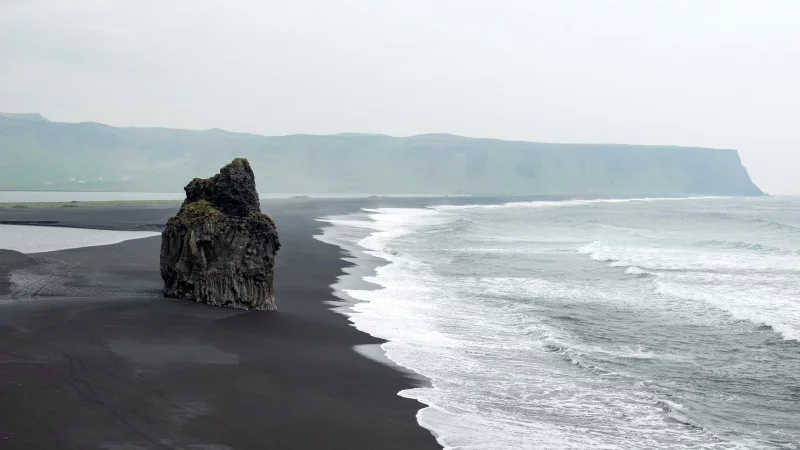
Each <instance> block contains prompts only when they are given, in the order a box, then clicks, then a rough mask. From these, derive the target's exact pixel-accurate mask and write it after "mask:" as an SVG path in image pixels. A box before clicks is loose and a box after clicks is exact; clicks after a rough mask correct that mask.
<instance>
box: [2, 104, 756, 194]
mask: <svg viewBox="0 0 800 450" xmlns="http://www.w3.org/2000/svg"><path fill="white" fill-rule="evenodd" d="M234 157H246V158H248V159H249V160H250V162H251V165H252V166H253V169H254V170H255V173H256V176H257V180H256V181H257V183H258V188H259V191H261V192H262V193H267V192H270V193H382V194H458V193H469V194H517V195H526V194H530V195H598V196H604V195H605V196H681V195H760V194H761V191H760V190H759V189H758V188H757V187H756V186H755V185H754V184H753V183H752V181H751V180H750V178H749V176H748V175H747V171H746V170H745V169H744V167H742V165H741V162H740V159H739V155H738V154H737V152H736V151H734V150H716V149H707V148H687V147H665V146H638V145H588V144H545V143H534V142H513V141H501V140H496V139H473V138H465V137H459V136H453V135H445V134H430V135H421V136H413V137H405V138H400V137H391V136H383V135H368V134H341V135H329V136H316V135H292V136H259V135H252V134H242V133H229V132H226V131H221V130H207V131H188V130H176V129H166V128H116V127H111V126H107V125H102V124H97V123H60V122H50V121H47V120H46V119H44V118H42V117H41V116H39V115H11V114H0V189H37V190H93V191H97V190H100V191H147V192H180V191H181V189H182V188H183V186H184V185H185V184H186V183H187V182H188V181H189V180H191V179H192V178H193V177H198V176H203V177H205V176H209V175H211V174H213V173H216V171H217V170H218V169H219V167H221V166H222V165H224V164H226V163H227V162H230V161H231V160H232V159H233V158H234Z"/></svg>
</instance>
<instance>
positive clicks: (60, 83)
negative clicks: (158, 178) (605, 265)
mask: <svg viewBox="0 0 800 450" xmlns="http://www.w3.org/2000/svg"><path fill="white" fill-rule="evenodd" d="M798 20H800V1H796V0H787V1H776V0H749V1H737V0H720V1H710V0H709V1H705V0H686V1H680V0H670V1H648V0H630V1H621V0H620V1H612V0H607V1H601V0H595V1H592V0H586V1H567V0H559V1H552V0H546V1H534V0H520V1H501V0H494V1H489V0H487V1H470V0H458V1H456V0H451V1H445V0H402V1H389V0H372V1H366V0H364V1H355V0H352V1H344V0H320V1H309V0H291V1H288V0H287V1H281V2H274V1H264V0H260V1H245V0H238V1H233V2H231V1H226V2H223V1H210V0H180V1H178V0H176V1H163V0H160V1H155V0H114V1H109V0H81V1H73V2H68V1H63V0H57V1H56V0H52V1H39V0H0V111H6V112H39V113H42V114H44V115H45V116H47V117H48V118H50V119H51V120H59V121H97V122H104V123H109V124H113V125H135V126H167V127H180V128H192V129H204V128H215V127H216V128H223V129H228V130H232V131H247V132H253V133H261V134H270V135H275V134H291V133H338V132H345V131H352V132H371V133H386V134H392V135H401V136H402V135H411V134H420V133H428V132H449V133H455V134H461V135H466V136H476V137H496V138H504V139H519V140H531V141H545V142H614V143H629V144H675V145H698V146H708V147H718V148H736V149H738V150H740V153H741V155H742V159H743V160H744V163H745V165H746V166H747V167H748V169H749V170H750V173H751V175H752V176H753V179H754V181H755V182H756V184H758V185H759V186H760V187H761V188H762V189H764V190H766V191H767V192H769V193H795V194H800V176H798V174H800V155H798V149H800V126H798V125H797V124H798V122H800V119H798V113H797V109H798V105H800V27H798V25H797V24H798Z"/></svg>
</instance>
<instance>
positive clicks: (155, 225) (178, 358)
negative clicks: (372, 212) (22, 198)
mask: <svg viewBox="0 0 800 450" xmlns="http://www.w3.org/2000/svg"><path fill="white" fill-rule="evenodd" d="M417 202H418V200H417ZM365 203H367V204H368V205H367V206H379V205H377V203H378V202H376V201H371V202H363V201H353V200H347V201H344V200H342V201H322V200H319V201H314V200H307V201H274V202H268V203H265V205H264V210H265V212H267V213H268V214H270V215H271V216H272V217H273V218H274V219H275V221H276V222H277V225H278V229H279V232H280V236H281V241H282V243H283V248H282V249H281V251H280V253H279V255H278V262H277V266H276V297H277V301H278V307H279V312H277V313H263V312H242V311H234V310H226V309H221V308H215V307H210V306H206V305H202V304H195V303H192V302H187V301H179V300H168V299H164V298H162V296H161V279H160V276H159V268H158V265H159V262H158V255H159V246H160V238H159V237H155V238H146V239H140V240H134V241H127V242H123V243H121V244H116V245H109V246H102V247H88V248H80V249H72V250H64V251H58V252H51V253H44V254H37V255H33V259H30V260H29V259H28V258H26V257H25V256H24V255H20V254H13V253H10V252H0V282H4V283H5V284H3V283H0V370H2V377H0V448H3V449H6V448H8V449H39V448H41V449H49V448H54V449H56V448H57V449H73V448H86V449H92V448H103V449H123V448H125V449H128V448H137V449H138V448H198V449H200V448H202V449H208V448H234V449H425V448H439V446H438V444H437V443H436V441H435V439H434V438H433V436H432V435H431V434H430V432H429V431H428V430H426V429H424V428H422V427H420V426H419V425H418V424H417V421H416V417H415V416H416V412H417V411H418V410H419V409H420V408H421V407H422V406H423V405H421V404H419V403H418V402H416V401H413V400H409V399H404V398H401V397H399V396H398V395H397V392H398V391H400V390H402V389H406V388H409V387H412V386H414V385H416V384H417V383H419V382H420V381H419V380H416V379H415V378H414V377H412V376H410V375H409V374H406V373H404V372H402V371H400V370H396V369H395V368H392V367H390V366H388V365H384V364H381V363H379V362H376V361H373V360H370V359H367V358H365V357H363V356H361V355H359V354H358V353H356V352H355V351H354V350H353V346H355V345H361V344H378V343H380V342H381V341H379V340H377V339H375V338H372V337H371V336H369V335H367V334H364V333H361V332H359V331H358V330H356V329H355V328H354V327H352V326H351V325H350V324H349V323H348V320H347V318H346V317H344V316H342V315H340V314H337V313H334V312H332V311H330V309H329V306H328V305H326V304H325V302H326V301H328V300H335V298H334V297H333V296H332V293H331V288H330V287H329V285H330V284H331V283H333V282H334V281H335V278H336V276H338V275H339V274H340V273H341V270H342V267H343V265H344V264H345V263H344V262H343V261H341V260H340V259H339V258H340V256H341V253H340V250H339V249H338V248H336V247H334V246H331V245H327V244H324V243H322V242H319V241H317V240H315V239H313V238H312V235H313V234H316V233H317V230H318V229H319V227H320V225H321V223H320V222H316V221H314V219H315V218H316V217H319V216H321V215H326V214H335V213H344V212H349V211H353V210H356V209H357V208H358V207H359V206H362V205H364V204H365ZM397 203H402V202H397ZM174 212H175V209H174V208H122V209H115V210H110V209H97V208H63V209H59V208H55V209H52V208H51V209H49V210H45V209H36V208H29V209H15V210H11V209H7V210H0V222H3V223H29V224H32V223H37V224H45V225H53V226H72V227H93V228H103V229H118V230H155V231H157V230H158V229H159V227H160V226H161V224H163V223H164V222H165V221H166V220H167V218H168V217H169V216H170V215H172V214H173V213H174ZM0 247H2V242H0ZM20 267H26V269H25V270H26V271H30V272H31V273H38V274H40V275H42V274H44V276H38V277H35V278H33V279H32V280H33V281H31V283H30V284H31V285H30V286H26V287H25V288H24V289H20V288H19V286H14V285H11V284H9V283H8V276H9V272H10V271H12V270H16V269H18V268H20ZM37 271H38V272H37ZM3 289H5V291H3ZM2 299H4V300H2Z"/></svg>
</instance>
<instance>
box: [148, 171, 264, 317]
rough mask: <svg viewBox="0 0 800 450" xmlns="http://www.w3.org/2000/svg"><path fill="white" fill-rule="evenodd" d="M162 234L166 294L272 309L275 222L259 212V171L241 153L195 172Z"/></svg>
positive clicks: (200, 300)
mask: <svg viewBox="0 0 800 450" xmlns="http://www.w3.org/2000/svg"><path fill="white" fill-rule="evenodd" d="M184 190H185V191H186V200H185V201H184V202H183V205H182V206H181V209H180V211H179V212H178V215H177V216H175V217H172V218H171V219H169V221H168V222H167V226H166V228H164V232H163V234H162V238H161V278H163V279H164V296H165V297H174V298H185V299H191V300H195V301H197V302H202V303H208V304H211V305H218V306H225V307H229V308H239V309H258V310H274V309H276V307H275V294H274V291H273V287H272V279H273V267H274V266H275V253H276V252H277V251H278V249H279V248H280V241H279V240H278V230H277V228H276V227H275V222H273V220H272V219H271V218H270V217H269V216H267V215H266V214H263V213H262V212H261V208H260V207H259V202H258V193H257V192H256V183H255V177H254V176H253V170H252V169H251V168H250V164H249V163H248V162H247V160H246V159H242V158H237V159H235V160H233V162H232V163H230V164H228V165H227V166H225V167H223V168H222V169H221V170H220V172H219V174H217V175H215V176H213V177H211V178H208V179H202V178H195V179H194V180H192V182H191V183H189V184H188V185H186V187H185V188H184Z"/></svg>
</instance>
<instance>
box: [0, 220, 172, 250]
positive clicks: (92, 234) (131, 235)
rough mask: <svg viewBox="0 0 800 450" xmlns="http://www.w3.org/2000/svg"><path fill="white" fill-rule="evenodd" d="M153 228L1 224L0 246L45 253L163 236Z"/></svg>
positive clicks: (7, 248)
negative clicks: (129, 229) (113, 228)
mask: <svg viewBox="0 0 800 450" xmlns="http://www.w3.org/2000/svg"><path fill="white" fill-rule="evenodd" d="M160 235H161V233H156V232H152V231H112V230H92V229H86V228H63V227H42V226H29V225H0V248H3V249H6V250H15V251H18V252H22V253H41V252H52V251H56V250H66V249H70V248H79V247H94V246H98V245H109V244H117V243H119V242H123V241H128V240H131V239H140V238H145V237H152V236H160Z"/></svg>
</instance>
